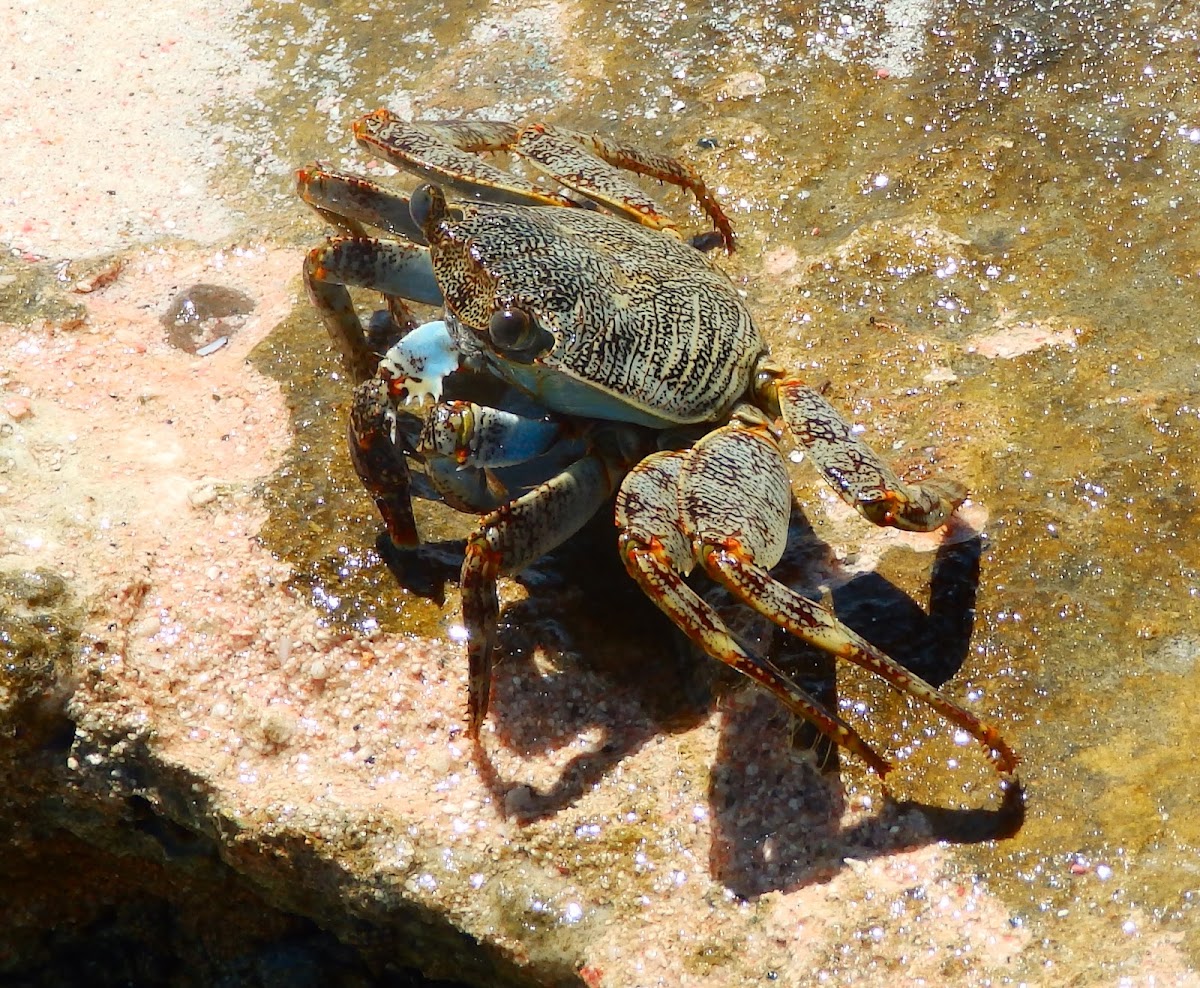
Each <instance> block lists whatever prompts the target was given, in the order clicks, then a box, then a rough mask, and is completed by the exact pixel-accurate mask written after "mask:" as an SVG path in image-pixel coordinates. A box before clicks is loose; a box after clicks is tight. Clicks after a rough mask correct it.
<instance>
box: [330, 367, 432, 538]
mask: <svg viewBox="0 0 1200 988" xmlns="http://www.w3.org/2000/svg"><path fill="white" fill-rule="evenodd" d="M347 428H348V432H349V446H350V462H351V463H353V464H354V472H355V473H357V474H358V477H359V479H360V480H361V481H362V484H363V487H365V488H366V489H367V493H368V494H370V495H371V497H372V499H373V500H374V501H375V506H376V508H378V509H379V514H380V515H381V516H382V517H383V523H384V525H385V526H386V527H387V533H388V537H389V538H391V540H392V544H393V545H395V546H396V547H397V548H402V549H405V548H413V547H415V546H417V545H419V544H420V541H421V539H420V536H418V534H417V522H416V519H415V518H414V517H413V510H412V496H411V494H412V475H411V474H410V473H409V470H408V461H407V459H406V458H405V454H404V451H403V450H402V449H401V448H400V447H399V446H398V445H397V444H396V441H395V433H396V412H395V410H394V409H393V408H392V404H391V401H390V400H389V396H388V390H387V382H386V381H382V380H380V379H379V378H371V379H369V380H367V381H364V382H363V383H362V384H360V385H359V386H358V387H357V388H355V389H354V400H353V401H352V403H351V405H350V421H349V423H348V426H347Z"/></svg>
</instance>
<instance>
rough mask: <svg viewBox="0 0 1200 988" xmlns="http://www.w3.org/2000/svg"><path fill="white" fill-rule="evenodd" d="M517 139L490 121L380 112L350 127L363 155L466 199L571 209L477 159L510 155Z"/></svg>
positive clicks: (512, 131)
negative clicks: (413, 118) (484, 154)
mask: <svg viewBox="0 0 1200 988" xmlns="http://www.w3.org/2000/svg"><path fill="white" fill-rule="evenodd" d="M519 133H520V131H519V129H518V128H517V127H514V126H513V125H512V124H509V123H503V122H501V121H491V120H479V121H473V120H447V121H445V122H442V123H424V122H422V123H409V122H408V121H406V120H401V119H400V118H399V117H397V116H396V115H395V114H393V113H390V112H389V111H387V110H382V109H381V110H376V111H375V112H374V113H368V114H367V115H366V116H365V117H363V118H362V119H360V120H357V121H355V123H354V138H355V140H357V141H358V143H359V146H360V147H362V148H364V149H365V150H366V151H368V152H370V153H371V154H374V155H377V156H378V157H380V158H383V159H384V160H385V161H387V162H389V163H390V164H393V165H395V166H396V167H397V168H403V169H404V170H405V171H408V172H412V173H414V174H416V175H420V176H422V177H423V178H426V179H428V180H430V181H432V182H436V183H439V184H442V185H449V186H452V187H453V188H455V189H457V190H459V191H460V192H465V193H466V194H467V195H468V196H470V197H471V198H475V199H484V200H486V201H487V202H500V203H514V204H516V205H529V206H539V205H541V206H570V205H572V203H571V202H569V201H568V200H567V199H564V198H563V197H562V196H560V195H555V194H554V193H552V192H546V191H545V190H543V189H539V188H537V187H536V186H535V185H534V184H533V183H532V182H528V181H526V180H525V179H523V178H521V177H520V176H519V175H513V174H511V173H510V172H506V171H503V170H502V169H500V168H497V167H495V166H494V165H490V164H488V162H486V161H484V160H483V159H481V158H479V157H477V153H478V152H480V151H507V150H510V149H511V148H512V146H513V144H514V143H515V142H516V139H517V135H518V134H519Z"/></svg>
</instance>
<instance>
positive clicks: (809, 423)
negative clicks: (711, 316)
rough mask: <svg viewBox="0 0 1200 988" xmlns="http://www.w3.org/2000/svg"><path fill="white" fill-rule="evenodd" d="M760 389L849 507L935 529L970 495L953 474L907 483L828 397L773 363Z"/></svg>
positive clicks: (884, 521)
mask: <svg viewBox="0 0 1200 988" xmlns="http://www.w3.org/2000/svg"><path fill="white" fill-rule="evenodd" d="M758 395H759V398H760V399H761V402H762V407H763V408H765V409H766V410H767V411H768V413H769V414H772V415H776V416H782V417H783V421H784V422H785V423H786V424H787V427H788V431H789V432H791V434H792V436H793V438H795V440H796V442H797V443H799V444H800V445H801V446H803V447H804V449H805V450H806V451H807V453H808V455H809V456H810V457H811V458H812V461H813V463H815V464H816V466H817V468H818V469H819V470H820V471H821V473H822V474H824V476H825V479H826V480H827V481H828V482H829V485H830V486H831V487H832V488H833V489H834V490H835V491H837V493H838V495H839V496H840V497H841V499H842V500H843V501H845V502H846V503H847V504H848V505H850V507H852V508H854V509H855V510H856V511H857V512H858V513H859V514H861V515H862V516H863V517H864V518H866V519H867V520H868V521H870V522H873V523H874V524H876V525H882V526H888V525H890V526H893V527H895V528H901V529H905V530H906V531H910V532H932V531H933V530H934V529H936V528H939V527H940V526H941V525H944V524H945V523H946V521H947V520H948V519H949V517H950V516H951V515H952V514H953V513H954V511H955V509H957V508H958V506H959V505H960V504H962V502H963V500H964V499H965V498H966V496H967V489H966V488H965V487H964V486H963V485H962V484H960V483H959V482H958V481H956V480H952V479H950V478H949V477H931V478H929V479H928V480H926V481H925V482H924V483H921V484H906V483H904V482H903V481H902V480H901V479H900V478H899V477H897V476H896V473H895V471H893V470H892V468H891V467H889V466H888V465H887V464H886V463H885V462H884V461H883V460H882V459H880V457H879V455H878V454H877V453H875V451H874V450H872V449H871V448H870V447H869V446H868V445H867V444H866V443H864V442H863V441H862V440H861V439H859V438H858V437H857V436H856V435H854V433H853V432H852V431H851V429H850V425H849V423H848V422H847V421H846V420H845V419H844V418H842V416H841V415H840V414H839V413H838V411H837V409H835V408H834V407H833V406H832V405H831V404H830V403H829V402H828V401H826V400H825V398H824V397H822V396H821V394H820V393H819V392H817V391H816V390H815V389H813V388H811V387H809V386H808V385H806V384H803V383H801V382H800V381H795V380H787V379H784V378H782V376H781V375H780V374H779V372H777V371H775V370H774V369H773V368H770V367H768V368H765V369H764V370H763V372H761V373H760V374H759V384H758Z"/></svg>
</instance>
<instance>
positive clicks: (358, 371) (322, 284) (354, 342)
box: [304, 237, 442, 384]
mask: <svg viewBox="0 0 1200 988" xmlns="http://www.w3.org/2000/svg"><path fill="white" fill-rule="evenodd" d="M346 285H353V286H357V287H360V288H373V289H375V290H376V291H379V292H383V293H384V294H386V295H390V296H395V297H398V298H406V299H411V300H412V301H414V302H424V303H425V304H427V305H441V304H442V293H441V289H439V288H438V287H437V282H436V281H435V280H434V277H433V265H432V264H431V262H430V260H429V250H428V249H427V248H425V247H419V246H417V245H416V244H402V243H396V242H390V241H386V240H372V239H369V238H365V237H343V238H340V239H337V240H331V241H330V242H329V243H327V244H325V245H323V246H321V247H315V248H313V249H312V250H310V251H309V252H308V256H307V257H305V259H304V287H305V288H306V289H307V290H308V297H309V298H310V299H311V300H312V304H313V307H314V308H315V309H316V310H317V312H318V313H319V314H320V316H321V321H322V322H323V323H324V324H325V329H326V330H327V331H328V332H329V336H330V338H331V339H332V340H333V342H334V344H335V345H336V346H337V348H338V349H339V350H340V351H341V354H342V363H343V365H344V366H345V368H346V371H347V373H349V374H350V376H351V377H352V378H353V379H354V382H355V383H356V384H361V383H362V382H363V381H365V380H366V379H367V378H369V377H371V376H372V375H373V374H374V373H375V368H376V366H377V365H378V363H379V355H378V354H375V353H373V352H372V351H371V349H370V347H369V346H368V345H367V340H366V337H365V335H364V334H363V328H362V323H361V322H360V321H359V318H358V315H357V313H356V312H355V311H354V304H353V302H352V301H351V300H350V293H349V292H347V291H346V289H345V287H344V286H346Z"/></svg>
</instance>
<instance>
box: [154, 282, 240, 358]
mask: <svg viewBox="0 0 1200 988" xmlns="http://www.w3.org/2000/svg"><path fill="white" fill-rule="evenodd" d="M254 304H255V303H254V299H252V298H251V297H250V296H249V295H247V294H246V293H245V292H240V291H238V290H237V289H234V288H225V287H222V286H221V285H209V284H199V285H192V286H191V288H188V289H185V290H184V291H182V292H180V293H179V294H178V295H176V296H175V298H174V299H172V301H171V304H170V306H169V307H168V308H167V311H166V312H165V313H163V316H162V324H163V326H164V327H166V330H167V342H168V343H170V344H171V345H172V346H176V347H178V348H179V349H180V350H184V351H186V352H187V353H198V354H199V355H200V356H207V354H208V353H210V352H212V351H213V349H214V345H215V344H216V343H217V341H218V340H221V339H223V338H228V337H229V336H232V335H233V334H234V333H236V332H237V331H238V330H239V329H240V328H241V327H242V326H243V325H244V323H245V317H246V316H248V315H250V313H252V312H253V311H254Z"/></svg>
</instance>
